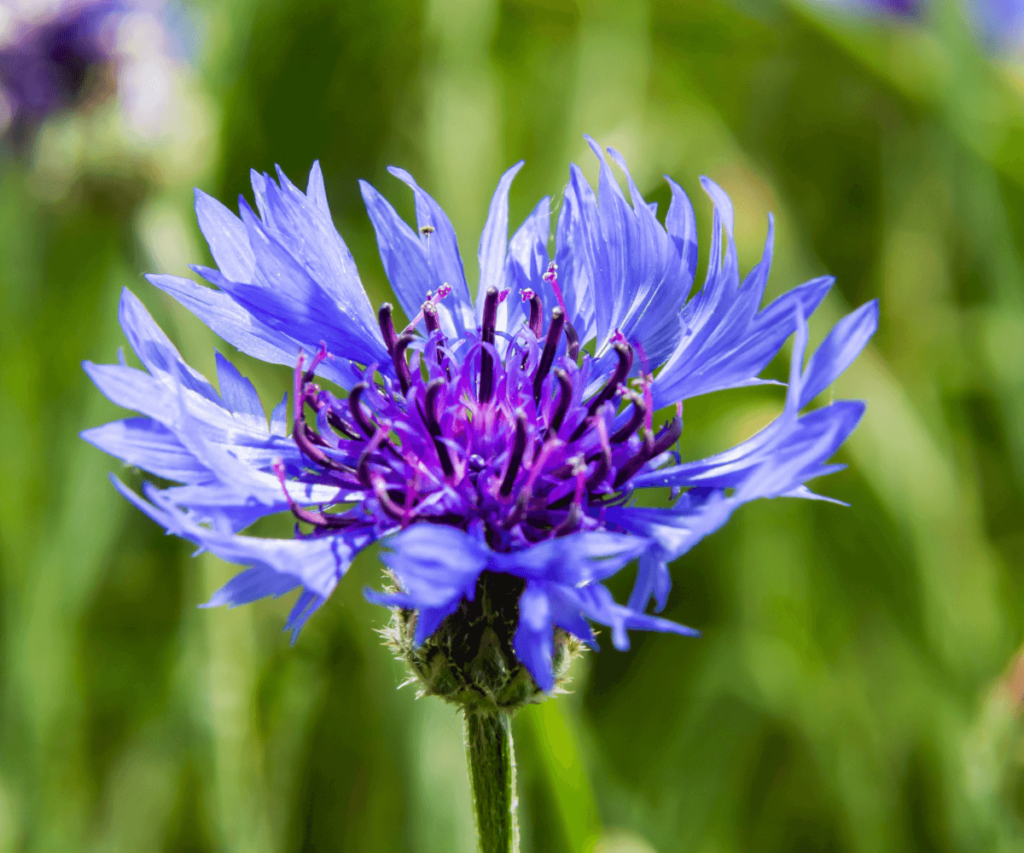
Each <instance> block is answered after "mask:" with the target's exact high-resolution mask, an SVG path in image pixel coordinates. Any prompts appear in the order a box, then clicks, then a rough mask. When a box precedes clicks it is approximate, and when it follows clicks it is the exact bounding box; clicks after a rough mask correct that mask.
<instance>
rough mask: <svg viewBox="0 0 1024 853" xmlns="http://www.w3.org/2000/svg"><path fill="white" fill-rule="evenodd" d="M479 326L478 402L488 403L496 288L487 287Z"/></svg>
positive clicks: (491, 374)
mask: <svg viewBox="0 0 1024 853" xmlns="http://www.w3.org/2000/svg"><path fill="white" fill-rule="evenodd" d="M483 320H484V321H483V325H482V326H481V327H480V341H481V342H482V343H483V344H484V346H482V347H480V398H479V399H480V402H481V403H489V402H490V401H491V394H492V392H493V390H494V358H493V357H492V356H491V349H490V347H488V346H486V345H487V344H490V345H491V346H493V345H494V332H495V329H496V327H497V324H498V289H497V288H496V287H489V288H488V289H487V295H486V296H485V297H484V318H483Z"/></svg>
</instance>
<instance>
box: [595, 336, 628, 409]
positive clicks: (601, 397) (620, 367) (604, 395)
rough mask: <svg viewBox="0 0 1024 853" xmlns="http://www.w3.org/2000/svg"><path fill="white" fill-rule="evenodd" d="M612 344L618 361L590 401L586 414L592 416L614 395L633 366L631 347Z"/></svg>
mask: <svg viewBox="0 0 1024 853" xmlns="http://www.w3.org/2000/svg"><path fill="white" fill-rule="evenodd" d="M614 346H615V354H616V355H617V356H618V357H619V363H618V364H617V365H615V371H614V372H613V373H612V376H611V379H609V380H608V384H607V385H605V386H604V388H602V389H601V391H600V393H599V394H598V395H597V396H596V397H594V399H593V400H591V401H590V406H589V408H588V409H587V414H588V415H590V416H591V417H593V415H594V412H596V411H597V410H598V409H599V408H601V406H603V405H604V404H605V403H607V402H608V401H609V400H610V399H611V398H612V397H614V396H615V392H616V391H617V390H618V387H619V386H620V385H621V384H622V383H623V382H624V381H625V379H626V377H627V376H629V371H630V369H631V368H632V367H633V348H632V347H631V346H630V345H629V344H625V343H622V344H615V345H614Z"/></svg>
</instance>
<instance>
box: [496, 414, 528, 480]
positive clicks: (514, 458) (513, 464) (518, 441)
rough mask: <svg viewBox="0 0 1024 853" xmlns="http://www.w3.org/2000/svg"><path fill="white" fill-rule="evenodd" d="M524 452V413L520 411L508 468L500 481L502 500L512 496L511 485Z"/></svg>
mask: <svg viewBox="0 0 1024 853" xmlns="http://www.w3.org/2000/svg"><path fill="white" fill-rule="evenodd" d="M525 450H526V412H524V411H523V410H522V409H520V410H519V411H518V412H516V434H515V438H514V439H513V440H512V452H511V453H510V454H509V457H508V468H507V469H506V471H505V479H503V480H502V481H501V488H500V489H499V490H498V491H499V493H500V494H501V496H502V497H503V498H507V497H508V496H509V495H511V494H512V485H513V484H514V483H515V481H516V474H518V473H519V466H520V464H522V461H523V453H524V451H525Z"/></svg>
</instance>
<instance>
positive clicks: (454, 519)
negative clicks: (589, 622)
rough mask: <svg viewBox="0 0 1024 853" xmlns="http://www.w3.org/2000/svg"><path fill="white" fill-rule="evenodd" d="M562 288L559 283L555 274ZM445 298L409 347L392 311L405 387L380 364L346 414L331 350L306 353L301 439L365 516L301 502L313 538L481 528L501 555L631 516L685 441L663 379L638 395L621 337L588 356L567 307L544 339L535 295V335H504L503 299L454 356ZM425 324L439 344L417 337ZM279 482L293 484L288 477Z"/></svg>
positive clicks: (409, 336)
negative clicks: (643, 479)
mask: <svg viewBox="0 0 1024 853" xmlns="http://www.w3.org/2000/svg"><path fill="white" fill-rule="evenodd" d="M548 275H549V276H551V278H549V279H548V281H549V282H553V281H554V280H556V277H555V274H554V268H553V265H552V269H550V270H549V273H548ZM555 292H556V294H559V295H560V292H559V291H558V290H557V289H555ZM445 295H446V294H445V293H443V292H442V293H439V294H437V295H430V296H429V298H428V299H427V301H426V302H425V303H424V304H423V307H422V310H421V311H420V313H419V314H418V315H417V316H416V317H415V318H414V319H413V321H412V322H411V323H410V324H409V326H408V327H406V329H404V330H403V331H402V333H401V334H399V333H398V332H397V330H396V329H395V326H394V323H393V320H392V310H391V306H390V305H388V304H384V305H382V306H381V308H380V311H379V314H378V319H379V322H380V329H381V333H382V335H383V339H384V343H385V345H386V346H387V350H388V353H389V355H390V356H391V363H392V368H393V377H392V376H391V375H390V374H391V372H392V371H388V372H387V373H388V375H385V374H384V372H383V371H378V369H377V366H376V365H371V366H370V367H369V368H367V369H366V371H365V372H364V375H363V381H362V382H360V383H359V384H357V385H355V386H354V387H353V388H352V390H351V391H350V393H349V396H348V398H347V399H338V398H337V397H335V396H334V395H333V394H331V393H330V392H329V391H327V390H325V389H322V388H321V387H320V386H319V385H317V384H316V382H315V381H314V379H315V371H316V368H317V366H318V365H319V364H320V362H321V361H323V359H324V358H327V357H329V356H328V354H327V352H326V350H325V349H324V348H321V350H320V352H318V353H317V354H316V355H315V356H314V357H313V358H312V360H311V361H310V363H309V365H308V366H304V359H303V357H302V355H301V354H300V357H299V362H298V365H297V366H296V370H295V391H294V394H295V398H294V399H295V410H294V421H293V437H294V440H295V442H296V444H297V445H298V447H299V448H300V449H301V450H302V452H303V454H304V455H305V456H306V457H307V458H308V459H309V461H310V462H311V463H312V465H313V468H312V470H313V471H315V473H316V475H317V477H318V482H321V483H327V484H334V485H337V486H338V487H339V489H341V490H343V491H344V492H345V493H346V498H345V499H346V500H348V501H349V502H350V504H351V505H350V507H349V509H342V510H338V509H335V511H327V510H326V509H325V508H323V507H321V508H320V509H319V510H309V509H304V508H302V507H300V506H298V505H297V504H295V503H294V502H293V503H292V511H293V512H294V513H295V515H296V516H297V517H298V518H299V520H301V521H303V522H306V523H308V524H310V525H312V526H313V527H314V535H317V534H318V533H320V532H326V531H329V530H330V529H338V528H343V527H346V526H348V525H350V524H356V523H358V524H365V523H366V521H367V514H369V515H370V516H372V517H373V519H374V520H375V521H376V522H377V523H378V524H379V525H380V526H381V527H382V528H385V529H387V528H394V527H406V526H408V525H409V524H412V523H414V522H424V521H425V522H434V523H439V524H448V525H455V526H458V527H462V528H464V529H471V528H476V529H481V530H482V532H483V533H484V534H485V536H486V538H487V541H488V544H489V545H490V546H491V547H492V548H493V549H495V550H499V551H504V550H511V549H512V548H514V547H521V546H523V545H525V544H529V543H533V542H539V541H541V540H544V539H548V538H551V537H556V536H564V535H566V534H568V533H572V532H574V531H577V530H580V529H594V528H596V527H598V526H600V525H601V508H602V507H603V506H607V505H609V504H611V503H619V502H622V501H624V500H625V499H626V498H627V496H628V493H629V491H630V480H631V478H632V477H634V476H635V475H636V474H637V473H638V472H639V471H640V470H641V469H643V468H644V467H645V466H648V465H650V464H658V463H659V457H660V456H662V454H664V453H665V452H666V451H668V450H669V448H671V446H672V445H673V444H674V443H675V442H676V441H677V440H678V438H679V435H680V432H681V429H682V422H681V420H680V419H679V418H676V419H674V420H673V421H672V422H670V423H669V424H667V425H666V426H665V427H664V428H663V429H662V430H661V431H660V432H659V433H658V434H655V433H654V431H653V429H652V427H651V420H650V417H651V410H650V409H651V405H650V395H649V393H647V392H646V389H647V385H648V384H649V382H650V377H649V376H647V375H646V374H641V377H640V379H639V380H636V381H637V382H638V383H639V386H640V391H639V392H637V391H635V390H632V389H630V388H628V387H627V385H626V381H627V379H628V377H629V374H630V371H631V369H632V367H633V355H634V347H633V346H631V345H630V344H629V343H628V342H627V341H626V340H625V338H623V337H621V336H617V339H616V340H614V341H613V344H612V348H611V350H610V354H609V355H608V356H606V357H605V358H603V359H595V358H593V357H591V356H590V355H589V354H587V353H583V354H582V356H581V352H580V346H579V337H578V335H577V334H576V330H575V329H574V328H573V327H572V325H571V324H570V323H569V322H568V321H567V319H566V313H565V309H564V307H563V306H562V305H559V306H557V307H554V308H552V310H551V311H550V314H549V315H548V318H547V323H546V327H545V323H544V306H543V305H542V303H541V299H540V297H539V296H538V295H537V294H536V293H534V292H533V291H531V290H527V291H523V293H522V296H523V300H524V309H525V308H526V307H527V306H528V317H527V318H526V319H525V322H523V323H522V324H521V326H520V328H519V329H518V330H517V331H516V332H515V333H514V334H512V335H509V334H505V333H502V332H499V331H498V329H497V318H498V309H499V306H500V304H501V303H502V302H503V301H504V298H505V296H507V292H506V293H505V294H500V293H499V292H498V291H497V290H496V289H494V288H491V289H490V290H489V291H488V292H487V293H486V295H485V297H484V304H483V316H482V323H481V326H480V329H479V333H478V335H476V336H469V337H467V338H465V339H462V340H457V341H451V340H449V339H448V338H447V337H446V335H445V334H444V332H443V331H442V328H441V325H442V324H441V322H440V320H439V316H438V303H439V302H440V300H441V299H442V298H443V297H444V296H445ZM561 301H562V300H559V302H561ZM524 313H525V312H524ZM420 323H422V324H423V326H424V329H425V334H417V333H416V327H417V326H419V324H420ZM602 365H606V366H605V367H604V368H603V369H602ZM620 409H621V411H620ZM307 410H308V411H309V412H311V413H312V415H313V417H312V418H308V416H307ZM307 418H308V419H307ZM278 476H279V477H280V478H281V480H282V485H284V482H285V472H284V470H283V468H282V469H280V470H279V472H278ZM307 479H308V477H307Z"/></svg>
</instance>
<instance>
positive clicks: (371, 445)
mask: <svg viewBox="0 0 1024 853" xmlns="http://www.w3.org/2000/svg"><path fill="white" fill-rule="evenodd" d="M386 439H387V433H385V432H384V430H377V432H376V433H375V434H374V435H373V437H372V438H371V439H370V440H369V441H368V442H366V447H364V448H363V450H362V452H361V453H360V454H359V461H358V462H356V475H357V476H358V477H359V482H360V483H362V484H363V485H364V486H366V488H370V457H372V456H373V454H374V453H376V452H377V448H378V447H380V445H381V442H383V441H385V440H386Z"/></svg>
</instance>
